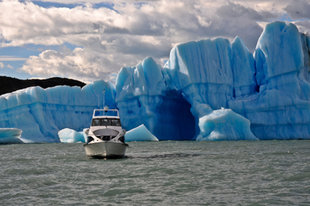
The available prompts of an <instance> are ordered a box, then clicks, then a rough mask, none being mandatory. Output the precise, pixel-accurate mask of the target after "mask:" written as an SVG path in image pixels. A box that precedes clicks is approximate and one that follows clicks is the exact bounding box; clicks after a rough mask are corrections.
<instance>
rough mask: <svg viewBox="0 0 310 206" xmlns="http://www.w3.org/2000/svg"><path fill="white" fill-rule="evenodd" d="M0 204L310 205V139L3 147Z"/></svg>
mask: <svg viewBox="0 0 310 206" xmlns="http://www.w3.org/2000/svg"><path fill="white" fill-rule="evenodd" d="M0 153H1V156H0V161H1V167H0V177H1V178H0V191H1V193H0V203H1V205H310V141H236V142H191V141H185V142H182V141H163V142H132V143H130V147H129V148H128V150H127V158H123V159H117V160H103V159H89V158H87V157H86V156H85V153H84V149H83V146H82V144H24V145H0Z"/></svg>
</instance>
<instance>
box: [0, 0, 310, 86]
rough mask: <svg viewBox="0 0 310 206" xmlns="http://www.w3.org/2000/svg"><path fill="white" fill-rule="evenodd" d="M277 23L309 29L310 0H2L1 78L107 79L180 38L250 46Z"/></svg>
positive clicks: (159, 54) (159, 56) (162, 54)
mask: <svg viewBox="0 0 310 206" xmlns="http://www.w3.org/2000/svg"><path fill="white" fill-rule="evenodd" d="M276 20H283V21H290V22H293V23H295V24H296V25H297V26H298V28H299V30H300V31H301V32H306V33H310V2H309V1H308V0H298V1H295V0H282V1H279V0H274V1H269V0H268V1H267V0H261V1H259V0H247V1H246V0H230V1H226V0H212V1H211V0H193V1H186V0H184V1H176V0H153V1H139V0H126V1H122V0H117V1H116V0H115V1H112V0H107V1H100V0H88V1H87V0H84V1H82V0H81V1H79V0H75V1H73V0H54V1H28V0H23V1H15V0H3V1H0V75H6V76H12V77H17V78H47V77H53V76H61V77H69V78H75V79H80V80H82V81H86V82H90V81H93V80H97V79H104V80H111V81H113V79H115V76H116V74H117V72H118V71H119V69H120V68H121V67H123V66H133V65H136V64H137V63H138V62H139V61H141V60H143V59H144V58H145V57H147V56H152V57H153V58H154V59H155V60H156V61H157V62H158V63H159V64H162V63H163V62H165V61H166V60H167V58H168V56H169V51H170V50H171V48H172V47H173V46H174V45H176V44H177V43H180V42H186V41H192V40H200V39H205V38H215V37H218V36H220V37H226V38H229V39H233V38H234V37H235V36H239V37H241V38H242V39H243V41H244V42H245V44H246V45H247V46H248V48H249V49H250V50H253V49H254V48H255V45H256V41H257V39H258V37H259V35H260V34H261V32H262V31H263V27H264V26H265V25H266V24H267V23H269V22H271V21H276Z"/></svg>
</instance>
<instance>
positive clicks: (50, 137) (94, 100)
mask: <svg viewBox="0 0 310 206" xmlns="http://www.w3.org/2000/svg"><path fill="white" fill-rule="evenodd" d="M114 98H115V89H114V86H113V85H112V84H110V83H106V82H104V81H97V82H94V83H93V84H89V85H86V86H84V87H83V88H82V89H81V88H80V87H69V86H57V87H52V88H48V89H42V88H41V87H30V88H27V89H23V90H19V91H16V92H13V93H9V94H5V95H2V96H0V127H4V128H7V127H16V128H19V129H21V130H22V131H23V133H22V138H23V139H25V140H26V141H27V142H59V138H58V134H57V133H58V131H59V130H61V129H63V128H72V129H74V130H76V131H82V130H83V129H84V128H86V127H89V125H90V121H91V118H92V113H93V109H95V108H103V106H105V105H107V106H109V107H110V108H115V99H114Z"/></svg>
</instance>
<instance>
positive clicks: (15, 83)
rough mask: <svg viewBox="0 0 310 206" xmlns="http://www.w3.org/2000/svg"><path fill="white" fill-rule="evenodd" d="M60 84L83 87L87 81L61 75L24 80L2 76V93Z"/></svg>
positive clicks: (0, 81)
mask: <svg viewBox="0 0 310 206" xmlns="http://www.w3.org/2000/svg"><path fill="white" fill-rule="evenodd" d="M58 85H67V86H79V87H83V86H84V85H85V83H84V82H81V81H78V80H74V79H67V78H60V77H53V78H49V79H26V80H22V79H17V78H13V77H6V76H0V95H2V94H6V93H11V92H14V91H16V90H19V89H24V88H27V87H32V86H40V87H42V88H48V87H55V86H58Z"/></svg>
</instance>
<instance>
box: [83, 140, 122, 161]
mask: <svg viewBox="0 0 310 206" xmlns="http://www.w3.org/2000/svg"><path fill="white" fill-rule="evenodd" d="M126 148H127V144H124V143H122V142H111V141H109V142H106V141H103V142H94V143H92V142H90V143H88V144H84V149H85V153H86V155H87V156H89V157H93V158H122V157H124V156H125V152H126Z"/></svg>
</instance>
